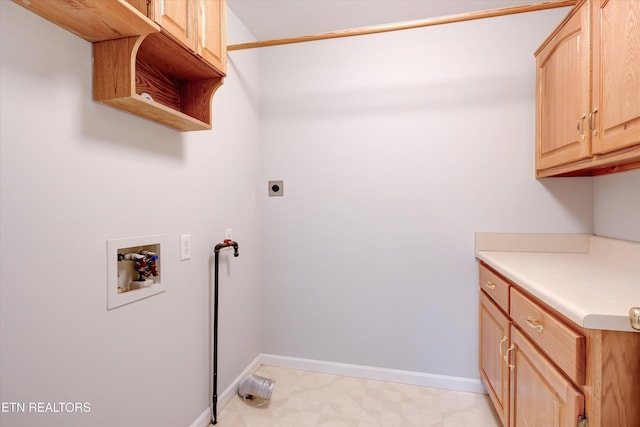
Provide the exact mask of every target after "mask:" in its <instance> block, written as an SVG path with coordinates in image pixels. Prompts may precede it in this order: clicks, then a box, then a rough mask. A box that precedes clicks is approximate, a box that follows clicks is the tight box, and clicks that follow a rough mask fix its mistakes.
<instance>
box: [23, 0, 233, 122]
mask: <svg viewBox="0 0 640 427" xmlns="http://www.w3.org/2000/svg"><path fill="white" fill-rule="evenodd" d="M14 1H15V3H17V4H19V5H20V6H23V7H25V8H27V9H29V10H31V11H33V12H34V13H37V14H38V15H40V16H42V17H43V18H45V19H47V20H49V21H51V22H53V23H54V24H57V25H59V26H61V27H63V28H65V29H67V30H69V31H71V32H73V33H74V34H76V35H78V36H80V37H82V38H84V39H85V40H87V41H90V42H92V43H93V56H94V60H93V99H94V100H96V101H99V102H102V103H104V104H107V105H110V106H113V107H116V108H119V109H122V110H125V111H128V112H131V113H133V114H137V115H139V116H142V117H145V118H147V119H150V120H153V121H155V122H158V123H161V124H164V125H166V126H169V127H172V128H174V129H177V130H181V131H191V130H204V129H211V127H212V126H211V123H212V122H211V99H212V97H213V94H214V93H215V91H216V90H217V89H218V88H219V87H220V86H221V85H222V83H223V81H224V77H225V69H226V36H225V35H226V16H225V8H226V5H225V0H154V1H153V2H147V1H146V0H126V1H125V0H76V1H73V2H71V1H65V0H30V1H29V2H23V1H20V0H14ZM199 23H200V25H198V24H199Z"/></svg>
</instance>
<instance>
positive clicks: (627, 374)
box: [479, 263, 640, 427]
mask: <svg viewBox="0 0 640 427" xmlns="http://www.w3.org/2000/svg"><path fill="white" fill-rule="evenodd" d="M480 288H481V290H480V349H479V370H480V378H481V380H482V382H483V383H484V385H485V387H486V389H487V392H488V394H489V396H490V398H491V401H492V402H493V405H494V407H495V409H496V411H497V413H498V416H499V418H500V420H501V421H502V424H503V425H504V427H576V426H577V427H612V426H616V427H640V405H638V395H640V358H639V357H638V354H640V334H639V333H634V332H620V331H608V330H594V329H583V328H581V327H579V326H578V325H576V324H574V323H573V322H571V321H569V320H568V319H566V318H565V317H564V316H562V314H560V313H557V312H556V311H554V310H553V309H552V308H550V307H548V306H547V305H545V304H543V303H542V302H540V301H539V300H537V298H536V297H535V296H533V295H530V294H528V293H527V292H525V291H524V290H523V289H522V288H521V287H520V286H519V285H518V284H517V283H513V282H511V281H509V280H507V279H506V278H505V277H503V276H502V275H500V274H499V273H497V272H496V271H495V270H493V269H492V268H490V267H489V266H487V265H485V264H484V263H481V264H480ZM496 290H498V292H495V291H496ZM505 291H506V298H505V297H504V292H505Z"/></svg>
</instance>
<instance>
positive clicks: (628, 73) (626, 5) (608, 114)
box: [590, 0, 640, 154]
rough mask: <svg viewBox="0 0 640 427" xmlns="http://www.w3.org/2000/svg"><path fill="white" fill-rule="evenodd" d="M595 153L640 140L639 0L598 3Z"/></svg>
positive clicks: (595, 13) (595, 22) (595, 23)
mask: <svg viewBox="0 0 640 427" xmlns="http://www.w3.org/2000/svg"><path fill="white" fill-rule="evenodd" d="M592 13H593V17H594V18H593V20H592V22H593V24H592V25H593V27H592V31H593V34H594V37H593V100H592V105H593V108H592V110H591V112H590V115H591V117H592V123H593V124H592V127H593V132H592V137H593V143H592V144H593V153H594V154H597V153H608V152H611V151H614V150H618V149H623V148H627V147H631V146H633V145H636V144H639V143H640V1H637V0H635V1H620V0H615V1H611V0H609V1H606V0H595V1H594V2H593V11H592Z"/></svg>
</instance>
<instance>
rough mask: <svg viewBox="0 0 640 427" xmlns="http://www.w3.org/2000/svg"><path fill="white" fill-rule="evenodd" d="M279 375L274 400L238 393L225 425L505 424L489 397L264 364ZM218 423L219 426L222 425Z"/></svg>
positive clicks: (266, 371) (267, 373) (225, 412)
mask: <svg viewBox="0 0 640 427" xmlns="http://www.w3.org/2000/svg"><path fill="white" fill-rule="evenodd" d="M256 374H257V375H261V376H263V377H267V378H271V379H273V380H275V382H276V383H275V386H274V388H273V394H272V396H271V399H270V400H269V401H267V402H266V403H265V402H262V403H265V404H263V405H262V406H258V403H259V402H257V401H251V400H247V401H245V400H243V399H242V398H240V397H239V396H237V395H236V396H235V397H234V398H233V399H232V400H231V402H229V403H228V404H227V405H226V406H225V407H224V408H223V409H222V411H220V413H219V414H218V423H217V426H221V427H280V426H283V427H284V426H295V427H308V426H317V427H343V426H344V427H352V426H353V427H500V426H501V424H500V421H499V420H498V417H497V415H496V414H495V412H494V411H493V408H492V406H491V401H490V400H489V397H488V396H486V395H483V394H476V393H464V392H455V391H448V390H439V389H433V388H426V387H419V386H412V385H405V384H396V383H390V382H384V381H372V380H366V379H361V378H352V377H344V376H338V375H329V374H320V373H314V372H307V371H299V370H292V369H284V368H277V367H272V366H261V367H260V368H259V369H258V371H256ZM217 426H216V427H217Z"/></svg>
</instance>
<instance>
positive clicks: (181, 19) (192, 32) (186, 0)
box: [153, 0, 198, 52]
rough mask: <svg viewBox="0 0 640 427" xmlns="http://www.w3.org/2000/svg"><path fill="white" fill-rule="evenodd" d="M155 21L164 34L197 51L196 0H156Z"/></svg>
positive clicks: (154, 3)
mask: <svg viewBox="0 0 640 427" xmlns="http://www.w3.org/2000/svg"><path fill="white" fill-rule="evenodd" d="M153 19H154V21H156V22H157V23H158V25H160V26H161V27H162V30H163V31H164V32H166V33H168V34H170V35H171V36H173V37H174V38H175V39H176V40H178V41H179V42H181V43H182V44H184V45H185V46H187V47H188V48H190V49H191V50H192V51H193V52H195V51H196V38H197V34H198V33H197V31H196V8H195V0H154V2H153Z"/></svg>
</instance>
